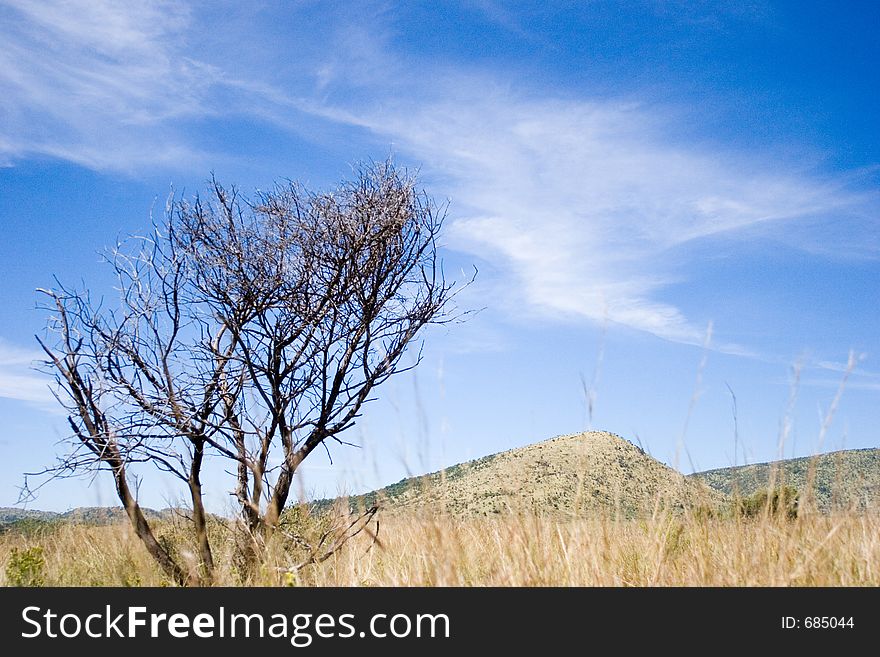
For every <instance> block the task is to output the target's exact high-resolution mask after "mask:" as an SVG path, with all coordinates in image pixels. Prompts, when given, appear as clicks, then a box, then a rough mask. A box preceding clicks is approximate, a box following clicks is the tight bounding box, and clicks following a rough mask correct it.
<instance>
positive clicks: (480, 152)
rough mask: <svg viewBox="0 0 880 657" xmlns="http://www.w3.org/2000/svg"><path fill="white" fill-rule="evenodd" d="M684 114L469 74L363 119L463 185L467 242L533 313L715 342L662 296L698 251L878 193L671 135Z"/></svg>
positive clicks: (460, 225) (459, 207)
mask: <svg viewBox="0 0 880 657" xmlns="http://www.w3.org/2000/svg"><path fill="white" fill-rule="evenodd" d="M673 117H674V110H672V109H669V108H663V107H656V106H651V105H649V104H637V103H619V102H614V101H601V102H599V101H588V100H564V101H563V100H553V99H546V98H535V97H534V96H529V95H527V94H525V93H522V92H515V91H512V90H510V89H506V88H502V87H494V88H493V87H492V85H491V84H487V82H486V80H484V79H480V78H478V77H473V78H468V77H467V76H464V75H460V76H458V77H456V78H455V79H453V80H449V81H448V82H447V83H446V84H444V85H443V86H442V88H441V89H438V90H436V92H435V94H434V95H433V96H432V97H430V98H424V97H422V98H420V99H419V100H418V101H413V102H406V101H397V102H396V103H391V104H384V105H383V106H382V110H381V112H374V113H361V115H360V117H359V122H360V123H361V124H365V125H368V126H369V127H370V129H372V130H373V131H375V132H376V133H379V134H381V135H383V136H385V137H387V138H388V139H389V140H393V143H394V146H395V148H396V149H399V150H400V151H402V152H405V153H406V154H408V155H411V156H413V157H416V158H419V159H420V160H422V161H424V162H425V163H426V165H427V166H426V168H427V170H428V172H429V173H430V174H431V175H432V176H434V177H437V178H439V179H440V180H441V181H442V183H443V184H444V185H445V188H446V189H449V191H450V193H451V196H452V197H453V198H454V201H455V206H454V207H455V214H456V215H457V216H459V217H461V218H460V219H458V220H457V221H456V222H455V224H454V225H453V226H452V232H451V239H452V244H453V246H455V247H456V248H458V249H462V250H466V251H469V252H471V253H473V254H477V255H479V256H481V257H483V258H486V259H489V260H491V261H492V262H493V263H494V264H496V265H497V266H500V267H501V269H502V270H503V271H504V272H505V273H506V274H507V275H508V276H507V277H506V280H507V289H508V290H510V289H512V290H515V292H516V294H515V297H516V298H515V303H516V305H517V307H518V308H520V310H522V308H523V304H522V302H525V304H526V307H527V308H531V309H532V310H533V311H536V312H540V313H542V314H547V315H552V316H557V317H583V318H587V319H590V320H593V321H605V320H610V321H612V322H616V323H618V324H622V325H625V326H628V327H631V328H633V329H636V330H640V331H646V332H649V333H652V334H654V335H657V336H659V337H662V338H665V339H669V340H673V341H678V342H685V343H692V344H701V343H702V339H703V335H704V328H703V324H702V322H700V323H699V324H695V323H694V322H692V321H691V320H690V319H689V318H687V317H685V315H684V314H683V313H682V312H681V310H680V309H679V308H677V307H676V306H675V305H674V304H672V303H669V302H664V301H662V300H661V299H662V296H663V295H662V292H663V291H664V288H665V287H666V286H668V285H669V284H670V283H674V282H677V281H678V280H679V277H680V276H681V274H680V273H679V270H678V268H677V266H678V265H679V264H680V259H681V255H680V253H681V251H682V250H684V249H686V248H687V247H688V245H690V244H692V243H697V242H700V241H705V240H712V239H716V240H718V239H725V238H730V237H736V236H737V235H741V234H742V233H743V232H744V231H755V230H759V229H760V230H773V228H774V227H775V228H776V229H779V228H780V227H781V226H783V225H785V224H786V223H787V222H791V221H797V220H803V219H805V218H810V217H822V218H824V219H825V220H828V219H832V218H834V217H837V216H841V215H847V214H851V213H858V212H862V211H864V209H865V207H866V204H869V203H872V202H875V201H876V199H874V200H872V199H871V198H870V197H868V196H866V195H864V194H861V193H857V192H853V191H850V190H849V189H848V188H847V187H846V185H844V184H843V183H841V182H840V181H838V180H835V179H834V178H832V177H827V176H826V177H823V176H821V175H819V174H816V173H811V172H809V171H806V170H800V171H799V170H797V169H793V168H791V167H787V168H782V167H781V166H780V163H779V162H777V161H775V160H774V158H773V157H768V156H766V155H762V154H760V153H736V152H734V151H732V150H729V151H726V152H725V151H724V150H723V149H715V150H712V151H711V152H710V151H708V150H707V149H705V148H701V147H700V146H698V145H695V144H688V143H686V142H682V141H676V140H672V139H670V138H668V137H666V136H665V135H666V134H667V133H671V132H672V130H671V127H672V125H671V122H672V121H673ZM721 348H722V349H723V350H728V351H731V352H734V353H739V352H745V351H747V350H744V349H743V348H741V347H737V346H736V345H727V346H726V347H725V346H723V345H722V347H721Z"/></svg>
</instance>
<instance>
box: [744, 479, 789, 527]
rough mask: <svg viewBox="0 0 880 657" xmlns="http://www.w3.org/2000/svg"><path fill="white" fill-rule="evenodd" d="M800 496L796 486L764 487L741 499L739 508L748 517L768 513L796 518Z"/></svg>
mask: <svg viewBox="0 0 880 657" xmlns="http://www.w3.org/2000/svg"><path fill="white" fill-rule="evenodd" d="M798 498H799V493H798V491H797V489H796V488H795V487H794V486H780V487H778V488H775V489H773V490H770V489H769V488H762V489H761V490H759V491H757V492H755V493H753V494H752V495H750V496H749V497H745V498H743V499H741V500H739V502H738V510H739V512H740V514H742V515H743V516H745V517H747V518H754V517H756V516H759V515H761V514H763V513H767V514H769V515H774V516H775V515H779V514H785V517H786V518H788V519H789V520H794V519H795V518H797V515H798Z"/></svg>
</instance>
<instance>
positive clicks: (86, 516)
mask: <svg viewBox="0 0 880 657" xmlns="http://www.w3.org/2000/svg"><path fill="white" fill-rule="evenodd" d="M141 510H142V511H143V512H144V515H145V516H146V517H147V519H148V520H153V519H160V518H169V517H171V515H172V514H173V513H174V510H173V509H162V510H161V511H156V510H154V509H149V508H145V507H141ZM127 520H128V516H127V515H126V513H125V509H123V508H122V507H121V506H81V507H77V508H75V509H70V510H69V511H63V512H60V513H59V512H55V511H39V510H36V509H18V508H15V507H8V506H3V507H0V527H4V526H9V525H13V524H15V523H20V522H37V523H52V522H72V523H79V524H85V525H109V524H113V523H116V522H120V521H127Z"/></svg>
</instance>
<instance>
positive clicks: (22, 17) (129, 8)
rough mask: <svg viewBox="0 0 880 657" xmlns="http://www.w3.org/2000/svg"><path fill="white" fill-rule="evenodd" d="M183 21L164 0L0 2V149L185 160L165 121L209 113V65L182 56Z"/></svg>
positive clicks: (123, 160) (97, 163)
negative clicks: (0, 122) (0, 125)
mask: <svg viewBox="0 0 880 657" xmlns="http://www.w3.org/2000/svg"><path fill="white" fill-rule="evenodd" d="M189 20H190V16H189V12H188V11H187V9H186V8H185V7H184V6H183V5H181V4H180V3H172V2H165V1H163V0H146V1H144V2H137V3H129V2H115V1H112V0H86V1H73V2H40V1H37V0H4V2H3V3H2V6H0V41H2V42H3V48H2V49H0V89H2V94H0V111H2V114H3V116H4V120H3V129H2V130H3V133H4V134H3V136H2V139H0V156H2V157H3V158H4V159H5V160H6V161H14V160H15V159H16V158H20V157H26V156H31V155H49V156H52V157H57V158H61V159H67V160H71V161H74V162H77V163H78V164H82V165H85V166H88V167H91V168H95V169H104V168H114V169H127V170H132V171H134V170H138V169H139V168H141V167H142V166H144V165H147V164H161V165H166V166H168V165H171V164H173V163H175V162H180V160H181V158H182V157H186V158H187V159H189V160H191V159H192V157H195V156H196V154H195V153H194V152H191V151H190V150H189V148H188V147H187V146H184V145H180V144H181V143H183V142H185V140H180V139H176V138H174V137H175V130H174V129H173V127H172V122H173V121H175V120H178V119H181V118H186V117H193V116H203V115H205V114H207V113H209V112H210V110H209V108H208V106H207V105H206V103H205V98H206V95H207V93H208V91H209V89H210V87H211V85H212V84H215V83H216V82H217V79H216V78H217V72H216V71H215V70H213V69H212V68H211V67H209V66H206V65H205V64H203V63H200V62H198V61H195V60H193V59H189V58H187V57H186V56H185V55H184V45H185V34H186V33H185V28H186V27H187V26H188V24H189ZM174 144H177V145H174Z"/></svg>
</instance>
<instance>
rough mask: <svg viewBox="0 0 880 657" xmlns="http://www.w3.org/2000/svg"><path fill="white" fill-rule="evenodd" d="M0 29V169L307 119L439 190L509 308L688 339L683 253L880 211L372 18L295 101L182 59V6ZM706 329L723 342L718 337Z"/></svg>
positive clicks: (295, 73)
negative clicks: (1, 161) (207, 130)
mask: <svg viewBox="0 0 880 657" xmlns="http://www.w3.org/2000/svg"><path fill="white" fill-rule="evenodd" d="M485 6H486V7H488V8H489V9H491V8H492V7H493V6H494V4H493V3H487V4H486V5H485ZM484 9H485V7H484ZM365 15H366V14H365ZM505 16H507V15H506V14H505V15H504V16H502V18H504V17H505ZM2 18H3V20H2V21H0V26H2V27H0V39H2V40H3V42H4V45H5V47H4V49H2V50H0V84H2V86H3V88H4V90H5V92H4V93H3V94H2V95H0V108H2V111H3V114H4V117H5V120H4V126H5V129H4V130H2V131H0V158H2V157H4V156H5V157H6V158H7V159H14V158H16V157H23V156H27V155H33V154H38V155H51V156H54V157H59V158H64V159H68V160H71V161H74V162H78V163H80V164H84V165H86V166H90V167H93V168H99V169H100V168H106V167H109V168H129V169H137V168H138V167H140V166H147V165H152V166H155V165H157V164H159V165H163V164H164V165H168V164H170V163H172V162H173V163H179V162H181V161H184V160H187V159H190V160H191V159H192V158H194V157H195V158H198V157H200V156H199V154H198V149H197V147H196V146H194V144H193V142H192V140H190V139H187V138H185V135H182V134H181V135H178V134H177V133H176V131H177V130H178V128H177V127H175V126H177V124H178V123H180V122H181V121H185V120H186V119H192V118H205V117H211V116H219V115H223V114H224V112H230V111H234V112H237V113H238V114H240V115H244V116H252V117H259V118H260V119H261V120H268V121H272V122H274V123H276V124H277V125H278V126H280V127H281V128H282V129H288V130H292V131H293V130H297V129H298V128H297V126H296V124H297V122H298V117H303V116H311V117H312V120H320V121H324V122H326V123H327V124H328V125H345V126H348V127H355V128H357V129H362V130H365V131H366V132H368V133H370V134H371V136H372V138H373V139H374V142H373V143H375V139H376V138H378V140H379V141H384V142H386V143H389V144H390V145H391V146H392V148H393V149H394V150H395V151H397V152H399V153H401V154H405V155H406V156H407V158H408V159H410V160H413V161H417V162H420V163H422V164H423V171H424V173H425V174H426V175H427V176H429V177H430V178H431V181H432V188H433V189H438V190H443V191H444V192H448V194H449V196H450V197H452V199H453V201H454V206H453V209H454V217H456V218H457V219H456V220H455V221H454V222H453V223H452V225H451V226H450V232H449V239H450V245H451V246H452V247H454V248H455V249H457V250H460V251H464V252H467V253H470V254H473V255H475V256H477V257H479V258H482V259H485V260H488V261H490V262H491V264H492V269H493V270H494V271H495V275H494V276H491V277H489V278H490V280H489V281H487V280H486V277H484V279H483V281H482V282H481V283H480V284H481V285H487V284H488V285H494V286H495V287H497V290H493V292H498V294H494V295H493V298H495V299H504V298H506V299H507V301H508V303H509V304H510V306H511V307H512V308H515V309H516V312H517V313H520V314H522V313H525V312H531V313H535V314H538V315H540V316H544V317H551V318H573V319H586V320H590V321H594V322H605V321H611V322H614V323H617V324H619V325H624V326H627V327H629V328H631V329H635V330H638V331H645V332H648V333H651V334H654V335H657V336H659V337H661V338H664V339H668V340H673V341H677V342H683V343H689V344H702V342H703V336H704V333H705V329H704V326H705V324H706V321H707V320H709V319H711V317H689V316H687V315H686V314H685V312H683V311H682V309H681V308H680V307H679V305H678V304H677V303H676V302H675V300H674V299H673V298H671V297H670V295H669V294H668V291H669V289H670V286H671V284H673V283H678V282H681V281H682V279H683V277H684V275H685V274H684V268H683V267H682V263H683V261H684V260H685V258H686V253H687V250H688V248H690V247H691V246H692V245H696V244H703V243H705V242H706V241H709V240H726V239H731V238H732V239H740V238H742V236H743V235H745V234H750V235H764V234H767V233H769V234H775V235H779V234H781V229H782V228H783V227H789V226H791V225H792V223H793V222H798V226H806V227H809V231H802V232H801V233H798V235H799V236H802V234H807V233H810V232H811V231H816V230H819V231H824V230H825V228H826V227H827V226H829V225H836V224H837V223H838V222H839V221H841V220H843V219H849V218H857V219H858V218H861V219H864V218H865V217H873V216H876V210H877V208H878V206H880V204H878V201H877V196H876V193H875V194H874V195H873V196H872V195H869V194H866V193H863V192H859V191H854V190H856V189H857V188H858V185H855V186H853V185H852V184H851V183H852V180H851V177H849V176H843V175H829V174H822V173H818V172H817V171H816V170H811V169H809V168H808V167H801V166H792V163H791V162H790V161H783V160H781V159H780V158H779V157H776V156H774V155H773V154H772V153H760V152H758V153H756V152H740V151H737V150H735V149H733V148H729V147H726V146H725V145H724V144H717V143H715V144H712V145H711V146H707V145H704V144H701V143H699V142H697V141H695V140H694V139H693V138H690V139H688V138H686V137H683V136H682V135H683V134H684V133H685V132H686V131H683V130H680V129H678V127H679V126H680V125H681V124H682V123H685V122H691V121H692V122H696V123H698V119H697V114H698V108H690V109H689V108H687V107H686V106H683V107H677V108H673V107H669V106H660V105H658V104H656V103H652V102H650V101H648V100H643V101H640V102H636V101H627V102H623V101H619V100H614V99H610V100H609V99H607V98H605V99H596V98H590V97H589V95H588V94H582V95H581V96H580V97H573V96H571V95H570V94H569V95H568V96H567V97H565V98H563V97H562V94H560V93H557V92H555V91H554V90H553V89H547V88H542V87H541V85H540V84H538V83H535V82H529V83H527V82H522V81H520V80H517V79H516V78H515V75H514V74H511V73H509V72H507V73H505V72H499V71H486V70H483V71H475V70H461V69H459V70H451V69H450V68H449V67H448V66H446V67H444V66H440V65H436V64H431V63H429V62H424V61H416V60H412V61H408V60H407V59H406V57H403V56H400V55H399V53H397V52H395V51H394V45H393V38H394V30H393V29H389V27H388V23H389V22H390V21H391V20H392V19H390V18H389V17H388V16H387V15H386V14H383V12H382V11H381V10H378V9H377V10H375V11H373V12H372V13H371V14H369V16H368V18H365V19H364V20H363V21H360V22H357V23H356V22H355V21H352V20H350V19H349V20H337V19H338V18H340V17H339V16H332V17H328V21H329V23H330V24H332V25H335V26H336V27H334V28H332V29H335V30H336V32H335V36H332V35H331V34H329V33H328V34H327V35H324V32H322V35H323V36H325V37H326V38H323V36H322V40H321V44H320V46H321V47H320V48H314V47H312V48H311V49H308V48H306V47H304V46H303V47H301V44H297V49H298V51H300V50H301V51H303V52H304V53H305V54H303V55H302V57H299V56H298V57H295V58H292V60H291V62H290V64H289V65H287V67H286V68H285V71H286V72H287V73H286V75H287V78H286V79H287V81H290V80H293V79H296V80H299V81H303V80H308V81H309V82H308V84H301V85H299V86H295V88H296V90H297V92H296V93H289V92H288V91H287V89H288V88H289V85H285V84H284V83H282V82H280V78H277V77H276V78H272V77H271V76H269V75H268V74H267V73H266V72H265V71H261V70H250V71H248V70H235V71H234V74H233V72H232V71H230V70H226V69H225V68H224V66H223V64H222V62H224V61H227V62H228V61H229V60H228V58H224V57H223V56H221V55H220V54H218V53H217V52H214V53H210V52H202V53H201V54H202V58H201V59H196V58H194V57H193V56H191V53H190V51H191V50H192V48H191V46H192V43H188V38H189V37H188V34H190V29H189V28H190V27H191V25H192V24H193V22H194V21H196V18H195V17H193V16H192V15H190V13H189V11H188V10H187V9H186V8H183V7H182V6H181V5H180V4H178V3H166V2H163V1H161V0H148V1H146V2H141V3H136V4H131V3H119V2H111V1H110V0H96V1H91V2H71V3H61V4H59V3H40V2H30V1H28V0H8V1H7V2H6V4H5V6H4V7H3V9H2ZM507 18H510V17H509V16H507ZM312 19H313V20H314V19H315V17H314V16H313V17H312ZM331 19H332V20H331ZM505 20H506V19H505ZM322 25H323V23H322ZM321 29H322V30H324V29H325V28H323V27H322V28H321ZM246 31H247V30H246V27H245V28H243V32H246ZM331 31H332V30H331ZM312 45H314V44H312ZM249 47H251V48H253V47H255V46H254V45H253V44H250V46H249ZM306 51H307V52H306ZM320 53H323V55H321V54H320ZM264 59H265V58H264ZM258 60H260V58H259V57H257V58H255V61H258ZM282 77H283V76H282ZM626 92H627V93H628V94H630V95H629V98H634V97H636V96H637V93H638V90H626ZM176 137H181V138H176ZM811 222H812V223H811ZM866 225H867V224H864V222H863V228H864V227H865V226H866ZM837 232H838V233H840V234H838V235H830V236H829V235H826V234H824V233H823V237H827V238H828V239H823V240H819V241H821V243H823V244H825V245H827V247H826V248H833V244H834V241H835V240H844V239H848V240H850V243H853V242H861V243H862V244H863V246H864V245H867V247H865V248H868V249H869V250H872V251H871V253H872V255H873V256H876V251H877V249H880V244H877V242H876V238H873V241H872V239H867V240H864V239H863V240H859V236H855V239H853V237H854V236H853V235H852V234H845V232H844V231H837ZM862 232H865V233H867V229H865V230H863V231H862ZM801 238H802V237H799V238H798V239H801ZM803 241H804V244H803V246H804V247H807V248H808V247H809V244H811V243H814V242H816V241H817V240H812V241H811V240H810V239H806V238H805V239H804V240H803ZM716 328H717V332H718V335H719V336H720V339H721V340H723V336H724V334H725V330H724V328H725V327H723V326H716ZM715 348H718V349H721V350H723V351H728V352H730V353H741V354H748V353H749V350H748V349H746V348H744V347H740V346H737V345H733V344H725V343H723V342H719V343H718V344H716V345H715Z"/></svg>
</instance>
